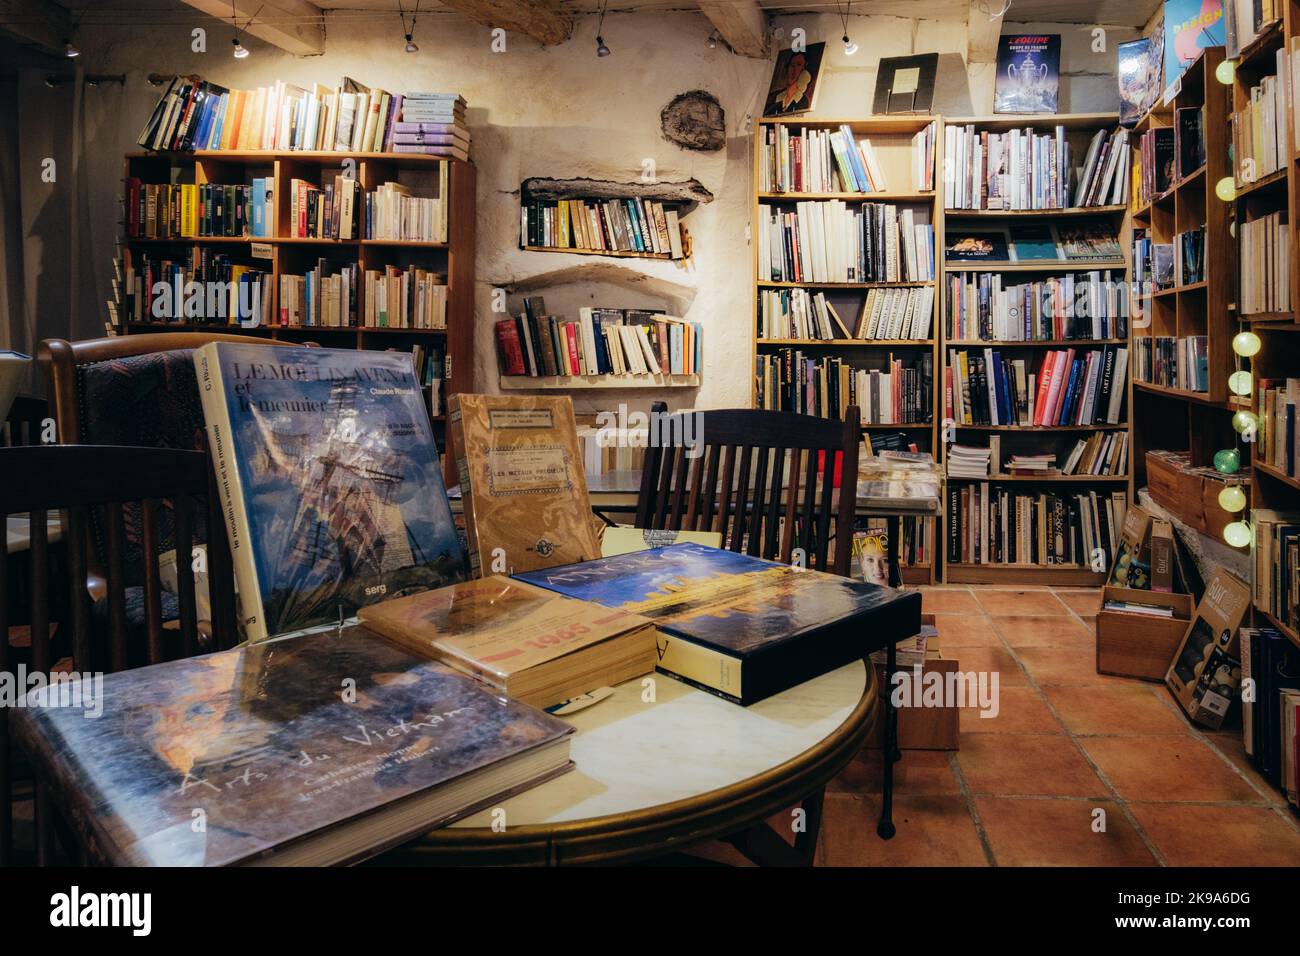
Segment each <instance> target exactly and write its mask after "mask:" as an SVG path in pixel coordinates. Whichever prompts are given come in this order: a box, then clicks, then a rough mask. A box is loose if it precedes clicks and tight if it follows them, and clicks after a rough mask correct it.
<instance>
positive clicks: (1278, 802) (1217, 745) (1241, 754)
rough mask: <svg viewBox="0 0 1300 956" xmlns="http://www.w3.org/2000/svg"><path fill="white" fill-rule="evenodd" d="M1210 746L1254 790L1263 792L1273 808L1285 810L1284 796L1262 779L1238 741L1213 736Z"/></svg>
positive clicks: (1286, 804)
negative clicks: (1252, 784) (1244, 778)
mask: <svg viewBox="0 0 1300 956" xmlns="http://www.w3.org/2000/svg"><path fill="white" fill-rule="evenodd" d="M1210 746H1211V747H1213V748H1214V749H1215V750H1217V751H1218V752H1219V753H1220V754H1222V755H1223V756H1224V757H1226V758H1227V759H1228V760H1230V761H1231V762H1232V764H1233V765H1234V766H1235V767H1236V768H1237V769H1238V770H1240V771H1241V772H1242V773H1243V774H1245V775H1246V777H1247V778H1248V779H1249V780H1251V781H1252V782H1253V783H1254V784H1255V787H1256V789H1258V790H1260V791H1262V792H1263V794H1264V797H1265V799H1266V800H1267V801H1268V802H1269V803H1271V804H1272V805H1273V806H1275V807H1283V808H1286V807H1287V806H1289V804H1288V803H1287V802H1286V794H1284V793H1283V792H1282V791H1281V790H1279V789H1277V788H1276V787H1274V786H1273V785H1272V784H1271V783H1269V782H1268V781H1267V780H1265V779H1264V775H1263V774H1262V773H1260V772H1259V769H1258V768H1257V767H1256V766H1255V764H1254V763H1253V762H1252V761H1251V759H1250V756H1249V755H1248V754H1247V753H1246V748H1245V746H1244V745H1243V744H1242V743H1241V741H1240V740H1235V741H1234V740H1231V739H1228V738H1226V737H1221V736H1218V735H1214V736H1211V737H1210Z"/></svg>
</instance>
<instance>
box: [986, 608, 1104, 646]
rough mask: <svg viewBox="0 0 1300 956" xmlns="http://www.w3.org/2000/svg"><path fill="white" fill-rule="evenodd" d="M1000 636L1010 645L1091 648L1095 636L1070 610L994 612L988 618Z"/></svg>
mask: <svg viewBox="0 0 1300 956" xmlns="http://www.w3.org/2000/svg"><path fill="white" fill-rule="evenodd" d="M989 620H990V621H992V622H993V627H994V628H996V629H997V632H998V633H999V634H1001V635H1002V639H1003V640H1004V641H1006V642H1007V643H1008V644H1010V645H1011V646H1012V647H1013V648H1021V647H1072V648H1076V649H1077V648H1089V649H1093V648H1094V647H1095V645H1094V644H1093V641H1094V640H1095V639H1096V638H1095V636H1094V634H1093V632H1092V631H1090V630H1088V629H1087V628H1086V627H1085V626H1084V625H1083V624H1081V623H1080V622H1079V619H1078V618H1077V617H1075V616H1074V615H1073V614H1061V615H1059V616H1056V617H1043V616H1030V615H1022V614H1013V615H1001V614H1000V615H996V616H993V617H990V618H989Z"/></svg>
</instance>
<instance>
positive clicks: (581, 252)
mask: <svg viewBox="0 0 1300 956" xmlns="http://www.w3.org/2000/svg"><path fill="white" fill-rule="evenodd" d="M521 248H522V249H523V250H524V252H567V253H569V254H570V255H575V256H608V257H609V258H612V259H664V260H668V261H671V260H672V255H671V254H669V253H667V252H621V251H619V250H617V249H571V248H569V247H567V246H522V247H521ZM683 261H684V260H683Z"/></svg>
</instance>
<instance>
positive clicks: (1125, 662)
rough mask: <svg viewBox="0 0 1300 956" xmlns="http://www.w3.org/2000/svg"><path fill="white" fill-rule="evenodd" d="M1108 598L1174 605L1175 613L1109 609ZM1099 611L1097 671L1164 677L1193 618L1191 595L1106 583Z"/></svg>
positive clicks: (1143, 676) (1113, 674)
mask: <svg viewBox="0 0 1300 956" xmlns="http://www.w3.org/2000/svg"><path fill="white" fill-rule="evenodd" d="M1107 601H1127V602H1129V603H1131V604H1148V605H1153V606H1157V607H1169V608H1173V611H1174V616H1173V617H1156V616H1155V615H1151V614H1135V613H1131V612H1126V611H1111V610H1107V609H1106V602H1107ZM1101 602H1102V606H1101V610H1100V611H1098V612H1097V673H1098V674H1110V675H1112V676H1114V677H1138V678H1141V679H1142V680H1149V681H1161V682H1163V681H1164V679H1165V672H1166V671H1168V670H1169V662H1170V661H1172V660H1173V659H1174V653H1175V652H1176V651H1177V650H1178V646H1179V645H1180V644H1181V643H1182V641H1183V635H1184V634H1186V633H1187V626H1188V624H1190V623H1191V619H1192V596H1191V595H1190V594H1173V593H1168V592H1163V591H1139V590H1135V589H1133V588H1117V587H1110V586H1108V587H1104V588H1102V591H1101Z"/></svg>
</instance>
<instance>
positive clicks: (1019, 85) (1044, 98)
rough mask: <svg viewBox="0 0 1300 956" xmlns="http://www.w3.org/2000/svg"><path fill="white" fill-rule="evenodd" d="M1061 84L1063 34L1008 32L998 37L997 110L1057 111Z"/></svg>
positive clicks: (995, 91) (1002, 111)
mask: <svg viewBox="0 0 1300 956" xmlns="http://www.w3.org/2000/svg"><path fill="white" fill-rule="evenodd" d="M1060 83H1061V35H1060V34H1059V33H1050V34H1005V35H1003V36H1001V37H999V38H998V72H997V79H996V80H995V81H994V88H993V112H995V113H1055V112H1056V102H1057V98H1058V97H1057V94H1058V90H1059V87H1060Z"/></svg>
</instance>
